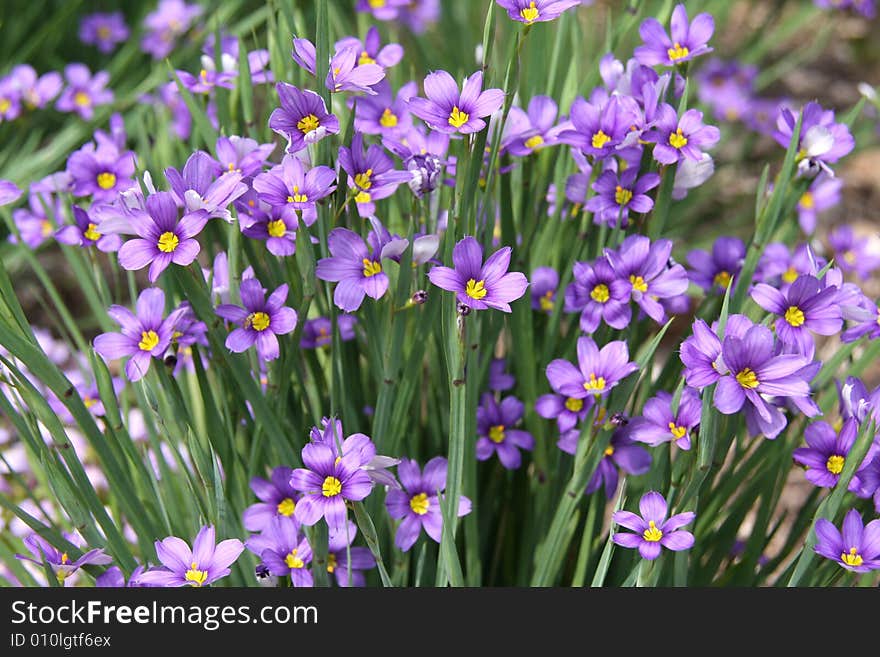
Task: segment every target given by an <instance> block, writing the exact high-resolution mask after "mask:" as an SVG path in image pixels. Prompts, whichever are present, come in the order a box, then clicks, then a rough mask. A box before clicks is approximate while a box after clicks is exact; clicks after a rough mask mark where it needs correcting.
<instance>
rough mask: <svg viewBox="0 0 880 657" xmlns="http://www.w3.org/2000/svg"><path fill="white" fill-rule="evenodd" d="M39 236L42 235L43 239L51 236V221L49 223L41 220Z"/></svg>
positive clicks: (46, 220)
mask: <svg viewBox="0 0 880 657" xmlns="http://www.w3.org/2000/svg"><path fill="white" fill-rule="evenodd" d="M40 234H42V236H43V237H49V235H51V234H52V222H51V221H49V220H48V219H43V220H42V221H41V222H40Z"/></svg>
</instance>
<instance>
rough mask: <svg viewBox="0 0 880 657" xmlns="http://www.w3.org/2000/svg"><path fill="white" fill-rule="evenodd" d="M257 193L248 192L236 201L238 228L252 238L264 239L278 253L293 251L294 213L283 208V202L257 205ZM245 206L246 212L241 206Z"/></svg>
mask: <svg viewBox="0 0 880 657" xmlns="http://www.w3.org/2000/svg"><path fill="white" fill-rule="evenodd" d="M261 205H262V206H265V205H266V204H264V203H260V201H259V200H258V197H257V194H256V192H254V191H249V192H247V193H246V194H245V195H244V196H242V197H241V198H240V199H239V201H238V202H237V203H236V206H235V207H236V209H237V210H238V222H239V226H240V227H241V232H242V234H244V235H245V236H247V237H250V238H251V239H257V240H263V241H265V242H266V248H267V249H268V250H269V253H271V254H272V255H276V256H278V257H285V256H291V255H293V254H294V253H296V231H297V229H299V219H298V218H297V216H296V214H293V215H291V213H289V212H284V208H283V206H277V205H276V206H275V207H266V209H264V208H263V207H260V206H261ZM243 206H244V207H246V208H247V212H245V210H244V207H243Z"/></svg>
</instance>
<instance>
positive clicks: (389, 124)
mask: <svg viewBox="0 0 880 657" xmlns="http://www.w3.org/2000/svg"><path fill="white" fill-rule="evenodd" d="M379 125H381V126H382V127H383V128H395V127H397V115H396V114H395V113H394V112H392V111H391V108H390V107H386V108H385V109H384V111H383V112H382V116H380V117H379Z"/></svg>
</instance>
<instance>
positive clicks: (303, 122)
mask: <svg viewBox="0 0 880 657" xmlns="http://www.w3.org/2000/svg"><path fill="white" fill-rule="evenodd" d="M319 125H321V124H320V123H319V122H318V117H317V116H315V115H314V114H306V115H305V116H304V117H302V118H301V119H300V120H299V121H297V122H296V129H297V130H299V131H300V132H301V133H303V134H304V135H307V134H309V133H310V132H312V131H313V130H317V129H318V126H319Z"/></svg>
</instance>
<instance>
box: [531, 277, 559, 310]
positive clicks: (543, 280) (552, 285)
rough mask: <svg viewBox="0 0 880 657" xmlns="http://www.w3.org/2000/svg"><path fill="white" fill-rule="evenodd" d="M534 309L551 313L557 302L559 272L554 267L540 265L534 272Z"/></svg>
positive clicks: (532, 284)
mask: <svg viewBox="0 0 880 657" xmlns="http://www.w3.org/2000/svg"><path fill="white" fill-rule="evenodd" d="M531 286H532V290H531V293H532V310H540V311H541V312H542V313H546V314H548V315H549V314H550V313H552V312H553V307H554V306H555V304H556V288H558V287H559V274H558V273H556V270H555V269H553V267H538V268H537V269H535V271H533V272H532V278H531Z"/></svg>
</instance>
